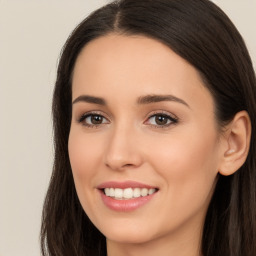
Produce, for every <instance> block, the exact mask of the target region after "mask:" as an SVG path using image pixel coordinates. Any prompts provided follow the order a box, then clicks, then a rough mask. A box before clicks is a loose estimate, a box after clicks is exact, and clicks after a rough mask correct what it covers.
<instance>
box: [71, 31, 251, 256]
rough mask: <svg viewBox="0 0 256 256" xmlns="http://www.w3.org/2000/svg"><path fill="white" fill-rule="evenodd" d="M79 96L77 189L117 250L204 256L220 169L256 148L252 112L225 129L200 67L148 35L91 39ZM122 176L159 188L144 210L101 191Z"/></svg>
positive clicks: (133, 254) (74, 155) (75, 94)
mask: <svg viewBox="0 0 256 256" xmlns="http://www.w3.org/2000/svg"><path fill="white" fill-rule="evenodd" d="M152 95H154V96H155V95H158V96H161V97H152ZM166 95H168V97H166ZM170 95H171V97H170ZM88 96H90V97H88ZM162 96H164V97H162ZM92 97H93V98H92ZM95 98H97V99H96V100H95ZM99 98H100V99H99ZM72 100H73V108H72V122H71V129H70V137H69V156H70V162H71V167H72V171H73V176H74V181H75V186H76V190H77V194H78V197H79V200H80V202H81V205H82V207H83V209H84V210H85V212H86V214H87V215H88V217H89V218H90V219H91V221H92V222H93V223H94V225H95V226H96V227H97V228H98V229H99V230H100V231H101V232H102V233H103V234H104V235H105V236H106V239H107V251H108V256H122V255H126V256H127V255H128V256H138V255H147V256H153V255H161V256H167V255H168V256H169V255H175V256H199V255H200V249H199V248H200V241H201V235H202V228H203V222H204V218H205V214H206V211H207V208H208V205H209V202H210V199H211V196H212V193H213V190H214V187H215V184H216V179H217V174H218V172H223V174H224V175H230V174H232V172H235V171H236V170H237V169H238V168H239V167H240V166H241V164H242V163H243V161H244V156H245V155H246V154H247V152H248V141H249V136H248V134H249V132H250V130H249V128H248V127H249V119H248V117H247V116H246V113H243V112H241V113H240V116H239V115H237V116H236V120H235V121H234V122H233V123H232V124H231V125H229V127H227V129H226V130H225V133H224V132H220V129H218V125H217V122H216V118H215V115H214V102H213V98H212V96H211V94H210V92H209V91H208V90H207V89H206V87H205V86H204V84H203V82H202V80H201V78H200V76H199V74H198V72H197V71H196V69H195V68H194V67H193V66H191V65H190V64H189V63H187V62H186V61H185V60H184V59H182V58H181V57H179V56H178V55H176V54H175V53H174V52H173V51H172V50H170V49H169V48H168V47H167V46H165V45H163V44H162V43H160V42H158V41H156V40H153V39H149V38H146V37H143V36H121V35H115V34H110V35H107V36H104V37H101V38H98V39H96V40H94V41H92V42H90V43H89V44H87V45H86V46H85V47H84V49H83V50H82V52H81V53H80V55H79V57H78V59H77V61H76V65H75V68H74V75H73V81H72ZM233 128H234V129H233ZM237 141H239V142H237ZM231 147H232V148H231ZM237 152H240V153H241V152H243V153H241V154H240V157H238V156H237ZM232 157H233V158H232ZM113 181H114V182H117V183H118V182H119V183H123V182H130V181H133V182H139V183H142V184H146V185H145V186H150V188H154V189H155V190H154V194H153V196H152V198H151V199H150V200H148V201H147V203H145V204H143V205H142V206H140V207H137V208H135V209H130V210H120V209H113V208H111V207H109V206H108V205H106V204H105V203H104V202H103V201H104V200H102V198H103V197H106V196H104V195H103V192H102V187H100V188H99V186H100V184H103V183H106V182H113ZM111 200H112V201H111V202H113V201H114V200H115V202H117V204H119V203H121V204H122V202H120V201H124V200H126V199H124V198H122V199H121V200H120V198H119V199H117V198H114V199H111ZM114 205H115V203H114Z"/></svg>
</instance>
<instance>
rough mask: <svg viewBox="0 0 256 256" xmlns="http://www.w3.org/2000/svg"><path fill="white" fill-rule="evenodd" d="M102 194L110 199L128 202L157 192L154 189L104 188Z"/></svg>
mask: <svg viewBox="0 0 256 256" xmlns="http://www.w3.org/2000/svg"><path fill="white" fill-rule="evenodd" d="M102 191H103V193H104V194H105V195H106V196H107V197H111V198H113V199H116V200H129V199H135V198H139V197H146V196H149V195H152V194H154V193H156V192H157V191H158V189H156V188H150V189H148V188H125V189H121V188H104V189H102Z"/></svg>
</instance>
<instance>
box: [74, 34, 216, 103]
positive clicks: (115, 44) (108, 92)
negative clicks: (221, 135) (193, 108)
mask: <svg viewBox="0 0 256 256" xmlns="http://www.w3.org/2000/svg"><path fill="white" fill-rule="evenodd" d="M72 86H73V88H72V90H73V98H75V97H78V96H79V95H80V94H89V95H90V94H91V95H95V94H96V95H97V96H99V97H103V98H105V97H113V96H115V95H118V97H119V98H120V99H121V98H122V99H123V100H126V99H127V98H129V97H133V96H136V97H139V96H141V95H146V94H173V95H175V96H177V97H180V98H184V99H185V100H186V101H191V100H192V101H193V100H195V101H198V99H200V100H201V101H203V99H204V98H205V100H206V101H207V102H210V103H212V97H211V94H210V92H209V91H208V89H206V87H205V86H204V84H203V82H202V79H201V77H200V75H199V73H198V72H197V70H196V69H195V68H194V67H193V66H192V65H190V64H189V63H188V62H187V61H186V60H184V59H183V58H181V57H180V56H179V55H177V54H176V53H174V52H173V51H172V50H171V49H170V48H169V47H168V46H166V45H164V44H163V43H161V42H159V41H157V40H154V39H151V38H148V37H145V36H123V35H117V34H109V35H107V36H103V37H100V38H98V39H95V40H93V41H91V42H90V43H88V44H87V45H86V46H85V47H84V48H83V50H82V51H81V53H80V54H79V56H78V58H77V61H76V64H75V68H74V75H73V83H72Z"/></svg>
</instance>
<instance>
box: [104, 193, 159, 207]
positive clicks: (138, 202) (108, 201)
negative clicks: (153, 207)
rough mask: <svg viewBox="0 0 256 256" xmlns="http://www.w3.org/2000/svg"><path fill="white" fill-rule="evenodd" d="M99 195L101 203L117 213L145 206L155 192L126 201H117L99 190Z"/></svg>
mask: <svg viewBox="0 0 256 256" xmlns="http://www.w3.org/2000/svg"><path fill="white" fill-rule="evenodd" d="M100 194H101V198H102V200H103V203H104V204H105V205H106V206H107V207H108V208H110V209H111V210H114V211H119V212H130V211H134V210H136V209H138V208H140V207H141V206H143V205H145V204H147V203H148V202H149V201H150V200H151V199H152V198H153V197H154V196H155V194H156V192H155V193H153V194H151V195H148V196H144V197H137V198H133V199H126V200H117V199H114V198H112V197H109V196H106V195H105V194H104V192H103V191H101V190H100Z"/></svg>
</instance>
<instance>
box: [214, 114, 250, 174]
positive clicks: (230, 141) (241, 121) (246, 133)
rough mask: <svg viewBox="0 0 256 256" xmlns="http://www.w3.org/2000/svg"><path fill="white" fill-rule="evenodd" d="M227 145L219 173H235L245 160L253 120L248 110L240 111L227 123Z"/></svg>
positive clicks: (225, 136) (225, 138)
mask: <svg viewBox="0 0 256 256" xmlns="http://www.w3.org/2000/svg"><path fill="white" fill-rule="evenodd" d="M226 128H227V129H226V130H225V132H224V133H225V134H224V140H225V142H226V143H225V146H224V150H223V154H222V161H221V164H220V167H219V173H220V174H222V175H225V176H228V175H231V174H233V173H235V172H236V171H237V170H238V169H239V168H240V167H241V166H242V165H243V164H244V162H245V160H246V158H247V155H248V152H249V147H250V139H251V121H250V117H249V115H248V113H247V112H246V111H241V112H238V113H237V114H236V115H235V117H234V118H233V120H232V121H231V122H230V123H229V124H228V125H227V127H226Z"/></svg>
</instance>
